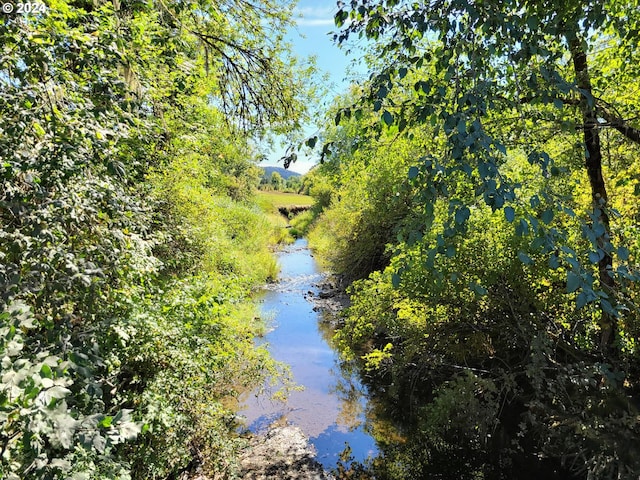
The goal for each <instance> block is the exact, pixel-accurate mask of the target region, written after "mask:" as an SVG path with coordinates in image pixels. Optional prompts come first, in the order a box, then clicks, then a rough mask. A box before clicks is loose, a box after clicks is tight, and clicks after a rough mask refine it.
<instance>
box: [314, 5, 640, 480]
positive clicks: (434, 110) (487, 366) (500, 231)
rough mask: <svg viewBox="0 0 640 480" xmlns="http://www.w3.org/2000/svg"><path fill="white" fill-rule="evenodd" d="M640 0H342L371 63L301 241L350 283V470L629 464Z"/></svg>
mask: <svg viewBox="0 0 640 480" xmlns="http://www.w3.org/2000/svg"><path fill="white" fill-rule="evenodd" d="M639 11H640V10H638V8H637V5H636V4H635V2H620V1H615V2H586V3H585V2H571V1H570V2H565V3H563V4H562V5H560V4H554V5H551V4H549V3H544V4H543V3H535V4H534V3H532V2H521V1H510V2H456V1H451V2H449V1H446V2H431V3H427V4H424V5H423V4H418V3H415V4H413V5H408V4H405V3H404V2H355V3H352V4H351V5H350V6H344V7H343V9H341V10H340V11H339V12H338V13H337V15H336V24H337V25H338V27H340V26H342V27H343V28H342V30H341V31H340V32H339V34H338V40H339V41H346V40H347V39H348V38H350V37H352V36H358V35H360V36H366V37H367V38H368V39H369V40H370V42H371V45H372V50H373V52H372V55H371V57H370V58H372V59H373V60H371V64H370V65H371V71H372V74H371V77H370V80H369V81H368V82H367V83H365V84H363V85H361V86H360V87H358V88H354V89H353V90H352V91H351V92H350V93H349V94H348V95H345V96H343V97H342V98H339V99H338V100H337V101H336V104H335V107H334V110H333V112H332V113H331V115H330V117H331V119H330V121H329V123H328V124H327V126H326V128H325V129H324V131H323V132H322V133H321V134H320V135H319V140H320V141H321V142H322V143H323V146H322V151H323V157H324V164H322V165H321V166H319V168H317V169H315V170H314V171H313V172H312V174H313V177H314V178H315V179H316V181H315V185H316V195H317V198H318V200H319V202H318V203H319V204H322V205H324V209H323V211H322V212H321V213H319V216H318V217H317V219H316V221H315V223H314V224H313V226H312V228H311V232H310V234H309V239H310V242H311V245H312V247H314V248H315V249H316V251H317V252H318V253H320V254H321V255H322V256H323V257H324V258H325V259H326V260H327V261H328V262H329V263H330V265H331V266H332V268H333V269H334V271H335V272H336V273H339V274H341V275H343V276H344V277H345V278H347V279H348V280H350V281H351V282H352V283H351V286H350V288H349V292H350V295H351V300H352V305H351V307H350V308H348V309H347V311H346V312H345V315H344V325H343V326H342V327H341V328H340V329H339V331H338V332H337V334H336V337H335V342H336V345H337V346H338V348H339V349H340V350H341V352H342V355H343V356H344V358H345V360H354V361H356V362H357V363H358V364H359V366H360V368H361V370H362V372H363V373H362V375H363V379H364V381H365V382H366V383H367V385H368V387H369V390H370V393H371V396H372V399H371V401H370V402H369V412H368V413H369V421H370V425H369V428H370V430H371V431H373V433H374V435H376V438H377V440H378V445H379V447H380V451H381V454H380V455H379V456H378V458H376V459H374V460H373V461H372V462H371V464H369V465H368V466H366V467H365V466H360V467H357V468H356V467H353V468H352V470H353V471H352V474H353V475H354V476H355V475H356V474H357V475H373V476H375V478H379V479H384V478H389V479H398V478H406V479H412V478H458V479H460V478H469V479H471V478H474V479H477V478H490V479H495V478H505V479H506V478H518V479H523V478H563V479H567V478H575V479H586V478H589V479H595V478H598V479H605V478H607V479H614V478H616V479H622V478H624V479H629V480H630V479H635V478H637V476H638V474H639V473H640V463H639V462H640V461H639V459H640V443H639V442H638V438H639V435H640V421H639V420H640V411H639V408H640V384H639V383H638V378H639V377H638V375H639V373H640V352H639V350H638V341H639V338H640V309H639V308H638V298H639V295H640V283H639V280H640V275H639V265H638V259H639V258H640V232H639V230H638V222H639V221H640V216H639V215H640V210H639V209H638V205H640V201H639V200H640V176H639V172H640V163H639V162H638V158H639V157H638V155H639V153H640V136H639V135H638V128H639V127H640V124H638V123H637V115H636V110H637V107H638V101H639V100H640V96H639V95H640V94H639V92H638V90H637V85H636V83H637V82H636V78H637V68H636V67H635V66H634V65H638V61H639V60H640V58H638V54H639V52H640V49H639V47H640V45H638V43H639V42H640V36H638V31H637V27H638V26H639V25H640V17H638V12H639ZM316 140H317V139H312V140H311V141H310V143H315V142H316ZM311 192H312V194H313V190H312V191H311ZM382 420H386V422H385V421H382ZM389 424H391V425H394V426H395V430H396V432H397V433H396V434H394V435H390V434H389ZM398 437H400V438H403V440H402V441H397V438H398ZM390 438H395V440H394V441H389V439H390ZM358 472H359V473H358ZM345 475H346V474H345Z"/></svg>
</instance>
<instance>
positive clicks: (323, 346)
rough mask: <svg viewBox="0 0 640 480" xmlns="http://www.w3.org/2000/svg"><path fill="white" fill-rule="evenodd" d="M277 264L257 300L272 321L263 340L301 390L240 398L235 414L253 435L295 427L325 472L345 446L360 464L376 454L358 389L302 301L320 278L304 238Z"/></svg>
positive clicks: (325, 332) (307, 303) (323, 327)
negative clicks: (283, 397)
mask: <svg viewBox="0 0 640 480" xmlns="http://www.w3.org/2000/svg"><path fill="white" fill-rule="evenodd" d="M279 263H280V266H281V271H280V276H279V281H278V282H277V283H275V284H273V285H270V286H269V287H268V288H267V289H266V291H265V294H264V298H263V303H262V310H263V312H264V313H265V314H266V315H267V316H269V317H273V318H272V320H271V323H270V327H271V329H270V331H269V333H268V334H267V335H266V336H265V338H264V339H263V341H264V342H266V343H267V344H268V345H269V350H270V352H271V354H272V356H273V357H274V358H275V359H276V360H279V361H282V362H284V363H286V364H287V365H289V366H290V367H291V372H292V374H293V380H294V382H295V383H296V384H298V385H301V386H302V387H304V390H302V391H293V392H291V393H290V395H289V397H288V399H287V401H286V402H281V401H276V400H272V399H270V398H269V396H268V395H263V396H258V397H256V396H255V395H254V394H247V395H244V396H243V398H241V405H242V407H241V411H240V412H239V414H240V415H242V416H244V417H245V418H246V423H247V426H248V428H249V430H251V431H253V432H260V431H263V430H265V429H266V428H267V427H268V426H269V425H271V424H272V423H274V422H276V421H278V422H286V423H289V424H293V425H296V426H298V427H300V428H301V429H302V431H303V432H304V433H305V434H306V435H307V436H308V437H309V439H310V441H311V443H312V444H313V445H314V446H315V448H316V450H317V453H318V456H317V459H318V461H319V462H320V463H322V464H323V466H325V467H326V468H328V469H330V468H333V467H335V466H336V463H337V462H338V460H339V455H340V453H341V452H342V451H343V450H344V449H345V447H346V445H347V444H348V446H349V447H350V448H351V455H352V457H353V458H354V459H355V460H356V461H360V462H362V461H363V460H365V459H366V458H367V457H368V456H373V455H375V453H376V451H377V450H376V445H375V441H374V440H373V438H372V437H371V436H370V435H368V434H367V433H366V432H365V431H364V429H363V424H364V408H365V404H364V399H365V398H366V395H363V393H364V392H363V390H364V387H363V386H362V384H361V383H360V382H359V380H358V379H357V377H355V376H354V375H351V374H349V373H348V372H347V371H346V370H345V369H343V368H341V365H340V362H339V361H338V356H337V354H336V352H334V351H333V350H332V349H331V347H330V346H329V344H328V339H329V338H330V335H331V331H330V328H329V327H328V326H327V325H326V323H325V324H323V323H322V322H321V314H320V313H318V312H315V311H314V310H313V307H314V304H313V303H312V301H311V299H308V298H309V294H308V292H312V293H313V294H314V295H317V293H318V289H317V287H316V284H318V283H319V282H321V281H322V280H323V278H324V275H323V274H322V272H320V271H319V269H318V267H317V265H316V263H315V261H314V259H313V257H312V256H311V253H310V251H309V249H308V248H307V244H306V240H304V239H300V240H297V241H296V242H295V243H294V244H293V245H291V246H289V247H287V248H286V249H284V250H283V251H282V252H281V253H280V254H279Z"/></svg>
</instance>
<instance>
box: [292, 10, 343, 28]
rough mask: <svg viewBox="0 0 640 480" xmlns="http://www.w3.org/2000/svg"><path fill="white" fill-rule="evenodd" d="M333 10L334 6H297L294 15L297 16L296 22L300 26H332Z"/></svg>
mask: <svg viewBox="0 0 640 480" xmlns="http://www.w3.org/2000/svg"><path fill="white" fill-rule="evenodd" d="M335 11H336V8H335V6H334V7H329V6H325V7H302V8H297V9H296V15H297V16H299V18H298V20H297V22H296V23H297V24H298V26H300V27H328V26H331V27H332V26H334V25H335V23H334V20H333V15H334V13H335Z"/></svg>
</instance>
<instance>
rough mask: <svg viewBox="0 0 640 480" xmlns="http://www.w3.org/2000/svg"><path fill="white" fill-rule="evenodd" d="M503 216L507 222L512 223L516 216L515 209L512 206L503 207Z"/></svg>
mask: <svg viewBox="0 0 640 480" xmlns="http://www.w3.org/2000/svg"><path fill="white" fill-rule="evenodd" d="M504 216H505V218H506V219H507V222H509V223H512V222H513V221H514V220H515V218H516V211H515V210H514V209H513V207H505V208H504Z"/></svg>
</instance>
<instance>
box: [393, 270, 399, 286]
mask: <svg viewBox="0 0 640 480" xmlns="http://www.w3.org/2000/svg"><path fill="white" fill-rule="evenodd" d="M391 285H393V288H398V287H399V286H400V275H398V274H397V273H394V274H393V275H391Z"/></svg>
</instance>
